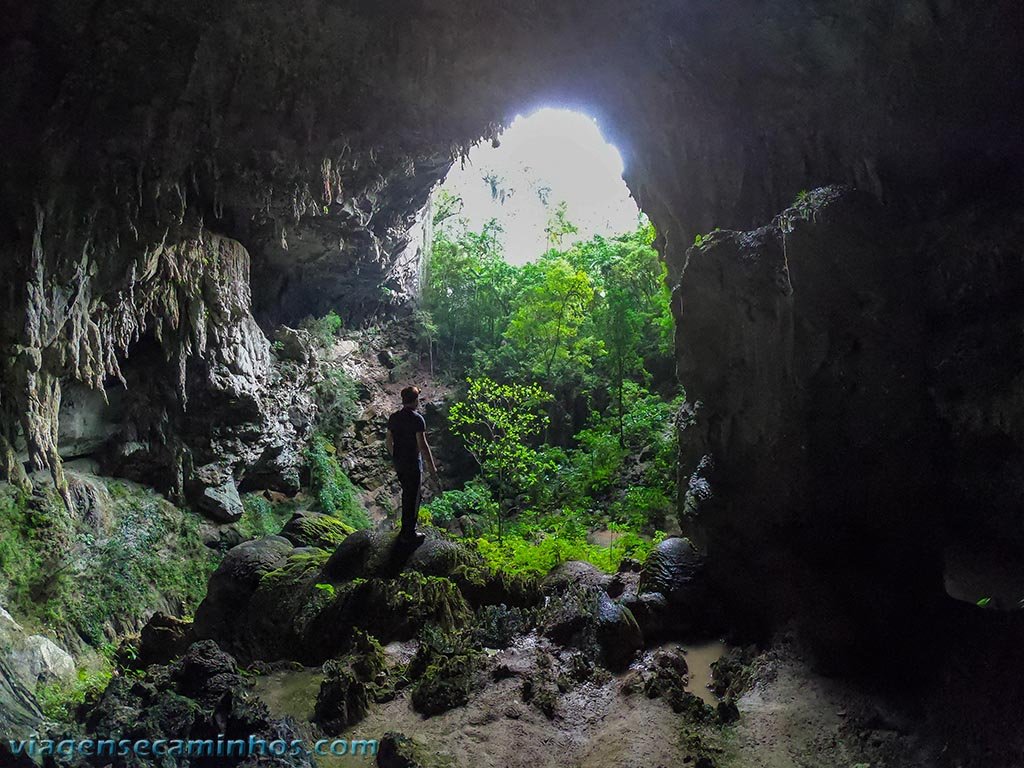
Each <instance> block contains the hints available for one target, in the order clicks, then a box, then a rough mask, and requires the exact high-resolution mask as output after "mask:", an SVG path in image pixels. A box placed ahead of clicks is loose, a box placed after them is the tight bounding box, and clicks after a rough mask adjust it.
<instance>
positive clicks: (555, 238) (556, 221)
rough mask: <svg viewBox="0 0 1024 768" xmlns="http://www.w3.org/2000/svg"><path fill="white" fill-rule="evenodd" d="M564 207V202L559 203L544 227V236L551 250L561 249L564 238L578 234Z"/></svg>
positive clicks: (577, 229)
mask: <svg viewBox="0 0 1024 768" xmlns="http://www.w3.org/2000/svg"><path fill="white" fill-rule="evenodd" d="M541 199H543V195H542V196H541ZM566 207H567V206H566V202H565V200H561V201H559V203H558V205H556V206H555V210H554V212H552V214H551V218H549V219H548V223H547V225H546V226H545V227H544V234H545V235H546V236H547V240H548V246H549V247H551V248H561V247H562V243H563V242H564V241H565V238H566V237H568V236H569V235H575V234H576V233H577V232H579V228H578V227H577V226H576V225H575V224H573V223H572V222H571V221H569V215H568V212H567V211H566Z"/></svg>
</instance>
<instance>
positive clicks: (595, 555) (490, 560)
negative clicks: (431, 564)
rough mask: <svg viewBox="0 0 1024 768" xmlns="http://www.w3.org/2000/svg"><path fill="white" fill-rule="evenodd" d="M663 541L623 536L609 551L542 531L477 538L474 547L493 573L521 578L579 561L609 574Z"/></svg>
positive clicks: (634, 535)
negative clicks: (508, 574) (497, 537)
mask: <svg viewBox="0 0 1024 768" xmlns="http://www.w3.org/2000/svg"><path fill="white" fill-rule="evenodd" d="M663 538H664V534H661V533H659V534H657V535H655V537H654V539H653V540H650V541H649V540H647V539H644V538H642V537H641V536H640V535H639V534H636V533H633V532H626V533H623V535H622V536H620V537H619V538H618V539H616V540H615V541H614V542H613V543H612V545H611V546H610V547H602V546H598V545H596V544H588V543H587V541H586V538H585V537H583V536H577V537H573V538H567V537H562V536H559V535H557V534H552V533H549V532H544V531H535V532H534V533H533V535H527V536H524V535H523V533H522V532H520V531H514V532H511V533H507V534H505V535H504V536H503V539H502V541H501V542H498V541H496V540H494V539H491V538H486V537H481V538H478V539H477V540H476V544H477V548H478V549H479V550H480V554H481V555H483V557H484V560H485V561H486V562H487V564H488V565H489V566H490V567H491V568H493V569H494V570H497V571H504V572H505V573H510V574H515V575H522V576H545V575H547V574H548V572H550V571H551V569H552V568H554V567H555V566H556V565H558V564H559V563H564V562H566V561H567V560H583V561H585V562H588V563H591V564H593V565H596V566H597V567H598V568H600V569H601V570H603V571H605V572H607V573H612V572H614V571H615V570H616V569H617V568H618V567H619V563H621V562H622V560H623V558H626V557H633V558H636V559H638V560H644V559H646V557H647V555H648V554H649V553H650V551H651V550H652V549H654V547H655V546H657V543H658V542H659V541H660V540H661V539H663Z"/></svg>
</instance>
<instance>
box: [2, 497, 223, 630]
mask: <svg viewBox="0 0 1024 768" xmlns="http://www.w3.org/2000/svg"><path fill="white" fill-rule="evenodd" d="M97 503H98V504H102V505H104V506H105V507H106V508H105V509H104V511H103V513H102V514H101V515H98V516H97V517H96V518H94V519H91V520H90V519H79V518H77V517H72V516H71V515H70V514H69V513H68V512H67V510H66V509H65V507H64V505H63V504H62V503H61V501H60V500H59V499H58V498H57V497H56V494H54V493H49V494H46V495H45V496H42V497H38V496H37V497H33V498H32V499H28V498H26V497H25V496H24V495H22V494H21V493H20V492H18V491H16V490H14V489H12V488H10V487H8V486H3V487H0V572H2V575H3V579H2V582H0V592H2V598H0V599H2V600H3V602H4V604H5V605H6V607H8V608H9V609H10V610H11V611H12V612H13V613H14V614H15V615H17V616H18V617H19V619H22V620H23V621H25V622H26V623H27V624H28V625H29V626H30V627H32V628H33V629H48V630H50V631H51V632H53V633H54V634H56V635H57V636H58V637H63V638H70V637H72V636H78V637H80V638H82V639H83V640H85V641H86V642H87V643H89V644H90V645H92V646H94V647H99V646H101V645H103V644H104V643H106V642H108V641H109V640H110V639H112V638H113V637H115V636H116V634H117V633H118V632H120V631H123V629H124V628H125V627H131V626H133V624H135V623H136V622H139V621H140V620H141V619H142V617H143V616H144V615H145V613H146V611H147V609H150V608H152V607H154V606H156V605H159V604H161V603H163V604H169V605H170V606H172V607H177V608H178V609H179V610H180V611H181V612H183V613H188V612H190V611H192V610H193V609H194V608H195V607H196V606H197V605H198V603H199V601H200V600H201V599H202V598H203V596H204V595H205V592H206V583H207V580H208V578H209V576H210V573H211V572H212V571H213V569H214V567H215V565H216V555H215V553H213V552H212V551H211V550H210V549H209V548H207V547H206V546H205V545H204V544H203V540H202V535H201V533H200V524H199V519H198V517H196V516H195V515H193V514H191V513H190V512H187V511H183V510H180V509H177V508H176V507H174V506H173V505H171V504H169V503H168V502H167V501H165V500H164V499H162V498H161V497H159V496H157V495H155V494H153V493H151V492H148V491H144V490H142V489H136V488H134V487H133V486H128V485H126V484H125V483H120V482H111V483H110V484H109V486H108V488H107V493H106V494H105V496H104V495H102V494H101V495H100V496H99V497H98V501H97ZM95 520H102V521H104V523H103V525H102V527H98V526H97V527H94V525H95Z"/></svg>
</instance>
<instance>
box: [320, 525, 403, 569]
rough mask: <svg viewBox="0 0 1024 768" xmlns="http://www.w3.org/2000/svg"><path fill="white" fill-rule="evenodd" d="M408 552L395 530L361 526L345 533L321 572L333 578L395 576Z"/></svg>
mask: <svg viewBox="0 0 1024 768" xmlns="http://www.w3.org/2000/svg"><path fill="white" fill-rule="evenodd" d="M409 554H410V552H409V551H408V548H407V547H405V546H403V545H402V544H401V542H399V541H398V534H397V533H394V532H384V531H373V530H362V531H356V532H355V533H353V534H351V535H349V536H347V537H346V538H345V540H344V541H342V542H341V544H339V545H338V547H337V548H336V549H335V550H334V553H333V554H332V555H331V557H330V560H328V561H327V564H326V567H325V568H324V573H325V575H326V576H328V577H329V578H330V579H331V580H333V581H344V580H347V579H357V578H361V579H366V578H370V577H371V576H394V575H397V574H398V573H399V572H400V571H401V569H402V566H404V565H405V562H406V560H407V559H408V556H409Z"/></svg>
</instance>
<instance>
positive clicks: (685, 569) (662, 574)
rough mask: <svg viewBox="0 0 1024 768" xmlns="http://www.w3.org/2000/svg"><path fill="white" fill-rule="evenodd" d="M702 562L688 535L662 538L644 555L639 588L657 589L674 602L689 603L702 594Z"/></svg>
mask: <svg viewBox="0 0 1024 768" xmlns="http://www.w3.org/2000/svg"><path fill="white" fill-rule="evenodd" d="M703 562H704V561H703V557H702V556H701V555H700V554H699V553H698V552H697V550H695V549H694V548H693V545H692V544H691V543H690V541H689V539H684V538H680V537H676V536H674V537H672V538H670V539H665V540H664V541H663V542H661V543H660V544H659V545H658V546H657V547H655V549H654V551H652V552H651V554H650V555H648V556H647V561H646V562H645V563H644V569H643V572H642V573H641V575H640V592H641V593H643V592H660V593H661V594H663V595H664V596H665V599H667V600H668V602H669V603H670V604H671V605H673V606H682V605H692V604H693V603H694V602H696V601H697V600H699V599H700V598H701V597H703V594H702V592H703V586H704V585H703V582H702V579H701V576H702V568H703Z"/></svg>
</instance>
